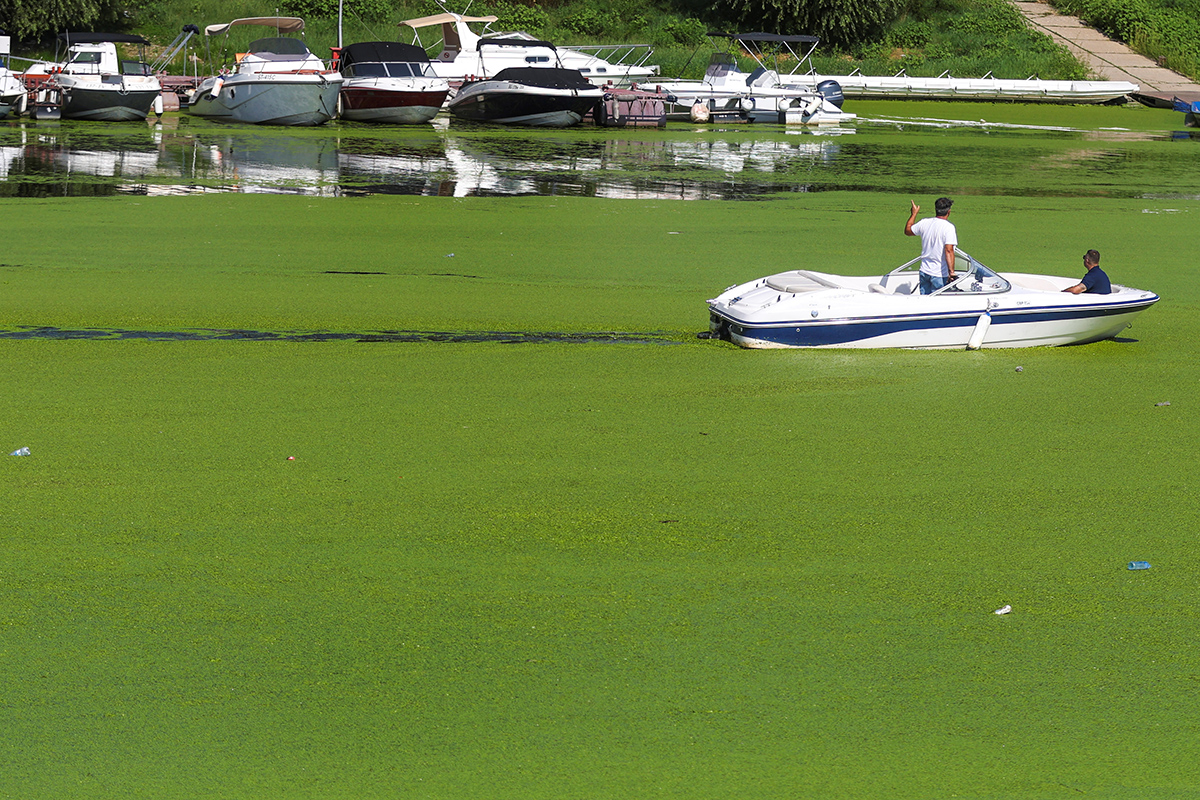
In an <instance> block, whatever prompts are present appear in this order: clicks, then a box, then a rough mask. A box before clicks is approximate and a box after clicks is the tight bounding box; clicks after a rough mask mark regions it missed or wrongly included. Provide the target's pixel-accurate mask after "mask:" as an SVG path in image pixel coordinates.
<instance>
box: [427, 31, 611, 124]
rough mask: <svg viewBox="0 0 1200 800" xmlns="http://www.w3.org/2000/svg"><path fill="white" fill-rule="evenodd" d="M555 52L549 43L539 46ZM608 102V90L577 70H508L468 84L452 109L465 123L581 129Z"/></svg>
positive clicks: (501, 42)
mask: <svg viewBox="0 0 1200 800" xmlns="http://www.w3.org/2000/svg"><path fill="white" fill-rule="evenodd" d="M536 44H537V45H538V46H539V47H541V48H543V52H545V51H546V50H549V52H550V53H551V54H553V53H554V52H555V48H554V45H552V44H550V43H549V42H536ZM485 45H493V46H496V47H499V48H506V47H509V46H510V45H509V43H508V42H506V41H504V40H488V39H484V40H482V41H481V42H480V43H479V47H480V49H482V48H483V47H484V46H485ZM602 99H604V90H603V89H601V88H600V87H599V86H596V85H595V84H594V83H591V82H589V81H588V79H587V78H585V77H584V76H583V74H582V73H580V72H579V70H577V69H564V68H561V67H508V68H507V69H502V70H500V71H499V72H497V73H496V74H495V75H494V76H492V77H491V78H485V79H483V80H477V81H468V82H467V83H464V84H463V85H462V88H461V89H459V90H458V93H457V94H456V95H454V99H452V100H451V101H450V103H449V105H448V106H447V107H448V108H449V110H450V113H451V114H453V115H454V116H456V117H459V118H460V119H467V120H472V121H474V122H496V123H501V124H505V125H535V126H540V127H551V128H566V127H568V126H571V125H576V124H578V123H579V122H580V121H581V120H582V119H583V117H584V115H586V114H587V113H588V112H589V111H591V110H592V109H593V108H595V107H596V104H597V103H599V102H600V101H601V100H602Z"/></svg>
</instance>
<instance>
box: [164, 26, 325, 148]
mask: <svg viewBox="0 0 1200 800" xmlns="http://www.w3.org/2000/svg"><path fill="white" fill-rule="evenodd" d="M240 25H257V26H263V27H269V28H275V29H276V32H278V33H281V34H282V33H298V32H299V31H302V30H304V20H302V19H298V18H296V17H249V18H246V19H235V20H234V21H233V22H229V23H226V24H224V25H209V26H208V27H207V28H205V29H204V33H205V35H207V36H209V37H212V36H219V35H221V34H225V35H226V37H228V34H229V31H230V29H231V28H233V27H236V26H240ZM341 86H342V76H341V74H340V73H338V72H336V71H334V70H329V69H326V68H325V64H324V62H322V61H321V59H319V58H317V57H316V56H315V55H313V54H312V53H311V52H310V51H309V49H308V46H307V45H306V44H304V42H302V41H300V40H299V39H293V38H291V37H290V36H275V37H271V38H265V39H256V40H255V41H253V42H251V43H250V47H249V51H248V52H246V53H244V54H241V55H240V56H239V57H238V60H237V68H236V71H235V72H233V73H232V74H228V75H217V76H215V77H211V78H205V79H204V80H203V81H202V82H201V83H200V85H199V86H198V87H196V89H195V91H193V92H192V95H191V100H190V102H189V103H188V107H187V110H188V113H190V114H194V115H196V116H199V117H209V118H211V119H217V120H225V121H230V122H249V123H256V124H260V125H321V124H323V123H325V122H328V121H329V120H331V119H333V117H334V116H335V115H336V114H337V100H338V91H339V89H341Z"/></svg>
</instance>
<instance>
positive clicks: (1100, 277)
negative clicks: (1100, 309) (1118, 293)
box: [1063, 250, 1112, 294]
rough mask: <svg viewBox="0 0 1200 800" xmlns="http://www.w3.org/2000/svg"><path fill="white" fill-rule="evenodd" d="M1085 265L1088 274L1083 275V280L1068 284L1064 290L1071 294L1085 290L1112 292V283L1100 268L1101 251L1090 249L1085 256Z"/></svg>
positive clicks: (1103, 292)
mask: <svg viewBox="0 0 1200 800" xmlns="http://www.w3.org/2000/svg"><path fill="white" fill-rule="evenodd" d="M1083 265H1084V266H1085V267H1087V274H1086V275H1084V276H1083V280H1082V281H1080V282H1079V283H1077V284H1075V285H1074V286H1068V287H1067V288H1066V289H1063V291H1064V292H1070V293H1071V294H1083V293H1084V292H1092V293H1093V294H1112V284H1111V283H1109V281H1108V275H1106V274H1104V270H1102V269H1100V253H1099V252H1098V251H1096V250H1088V251H1087V254H1086V255H1084V257H1083Z"/></svg>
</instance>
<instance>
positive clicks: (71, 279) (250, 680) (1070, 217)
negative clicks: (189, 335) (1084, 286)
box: [0, 193, 1200, 798]
mask: <svg viewBox="0 0 1200 800" xmlns="http://www.w3.org/2000/svg"><path fill="white" fill-rule="evenodd" d="M918 199H921V198H918ZM907 200H908V198H907V197H904V196H898V195H882V194H879V195H877V194H863V193H824V194H819V195H809V196H803V197H799V198H795V199H790V200H786V201H774V202H770V203H682V202H639V201H620V202H613V201H607V202H606V201H596V200H586V199H577V198H575V199H572V198H545V199H498V200H481V199H472V200H465V201H451V200H447V199H441V198H427V199H407V198H376V199H371V200H361V201H360V200H327V201H314V200H309V199H304V198H285V197H261V196H245V197H233V196H219V197H212V196H209V197H198V198H184V199H171V198H163V199H150V198H144V199H140V200H136V201H134V200H129V199H114V200H74V201H71V200H55V201H15V202H14V201H6V202H5V203H4V204H3V207H4V208H5V209H6V210H7V211H9V212H11V213H8V214H6V215H5V216H6V219H8V220H10V224H11V226H12V228H11V231H10V232H11V236H10V238H9V244H8V245H7V246H6V253H5V256H4V258H3V261H4V265H5V266H3V267H2V268H0V312H2V315H3V319H5V320H6V326H8V327H12V326H15V325H58V326H67V327H69V326H89V325H94V326H116V327H129V328H133V329H137V330H158V329H169V328H177V327H188V326H239V327H245V328H270V329H293V328H298V329H303V330H315V329H346V330H361V329H366V328H371V327H376V326H380V327H388V328H410V327H432V328H434V329H474V330H487V329H492V328H501V329H509V330H552V329H575V330H591V329H601V328H613V329H618V330H664V331H668V332H672V333H673V334H675V338H676V339H677V340H678V343H677V344H667V345H562V344H556V345H504V344H437V343H425V344H411V345H397V344H365V343H350V342H340V343H337V342H327V343H286V342H272V343H262V342H244V341H242V342H238V341H217V342H137V341H44V340H26V341H14V340H0V365H2V368H3V373H4V375H5V376H6V377H7V379H8V384H9V391H7V392H5V393H4V395H3V399H2V400H0V415H2V418H3V419H4V420H5V424H4V434H5V435H4V437H3V439H2V440H0V442H2V443H3V447H4V448H6V449H5V450H4V452H8V451H11V450H13V449H16V448H17V447H20V446H29V447H30V449H31V451H32V453H33V455H32V456H30V457H28V458H16V457H12V458H10V457H4V458H3V459H2V460H0V467H2V468H3V472H4V477H3V481H4V485H5V488H6V492H5V496H6V500H7V507H6V517H5V521H6V524H5V525H4V527H3V529H2V531H0V545H2V546H3V549H4V552H5V558H4V559H3V562H0V686H3V687H4V689H3V694H2V700H0V728H2V729H3V730H4V731H5V733H6V735H5V736H4V737H3V738H2V739H0V761H2V763H4V765H5V766H4V770H3V780H2V781H0V796H11V797H22V798H26V797H81V798H82V797H86V798H103V797H122V798H128V797H155V798H160V797H226V798H228V797H246V798H252V797H254V798H257V797H346V798H351V797H352V798H369V797H434V798H457V797H483V796H486V797H495V798H561V797H570V796H583V797H696V798H707V797H711V798H727V797H764V798H766V797H880V796H889V797H932V796H936V797H941V796H954V795H958V796H972V797H1013V798H1043V797H1073V796H1076V795H1078V794H1079V793H1081V792H1086V793H1088V794H1091V795H1096V796H1102V797H1130V798H1132V797H1139V798H1141V797H1185V796H1192V795H1194V794H1195V792H1196V791H1197V790H1198V788H1200V769H1198V768H1197V767H1196V764H1197V763H1200V760H1198V759H1197V758H1196V756H1197V755H1198V753H1197V745H1196V741H1197V740H1196V737H1195V736H1194V735H1193V734H1194V731H1192V727H1194V726H1193V725H1192V724H1191V723H1190V722H1189V720H1190V719H1192V718H1193V717H1194V716H1195V715H1196V712H1197V710H1198V705H1200V702H1198V695H1200V658H1198V654H1197V650H1196V648H1195V647H1194V646H1192V645H1191V644H1190V640H1191V636H1192V632H1193V630H1194V629H1195V626H1196V623H1197V617H1198V612H1197V610H1196V605H1195V598H1194V593H1195V579H1194V573H1195V570H1196V568H1197V557H1196V553H1195V546H1194V545H1195V541H1194V539H1195V536H1194V534H1193V533H1192V532H1191V531H1192V529H1193V528H1195V527H1196V523H1197V514H1196V511H1195V508H1194V504H1193V503H1190V502H1189V501H1188V496H1189V493H1190V491H1191V487H1193V486H1194V485H1195V484H1196V483H1197V480H1200V475H1198V474H1197V469H1198V468H1197V466H1196V460H1195V459H1194V458H1193V457H1192V450H1193V449H1194V442H1195V441H1196V440H1197V438H1198V434H1200V417H1198V416H1197V414H1196V413H1195V411H1194V408H1193V404H1192V401H1191V398H1192V397H1193V396H1194V395H1195V385H1196V378H1195V370H1194V368H1193V364H1194V363H1195V361H1196V357H1197V352H1196V351H1197V345H1196V338H1197V336H1196V335H1197V330H1196V327H1197V326H1196V322H1195V318H1196V310H1197V302H1198V300H1200V292H1198V291H1197V289H1196V286H1195V282H1194V280H1193V279H1192V276H1191V275H1190V274H1189V273H1188V271H1187V269H1186V267H1185V266H1184V265H1185V263H1186V254H1187V253H1188V252H1189V250H1188V248H1189V247H1190V245H1191V239H1192V235H1193V231H1194V225H1193V224H1192V218H1193V216H1194V215H1195V214H1197V213H1200V204H1197V203H1196V202H1195V201H1179V200H1177V201H1169V202H1168V201H1154V200H1097V199H1079V200H1074V199H1058V198H1032V199H1024V198H1003V197H999V198H989V197H965V198H962V199H961V200H960V201H959V202H958V203H957V204H956V206H955V213H956V216H957V219H956V222H957V224H958V226H959V232H960V237H962V239H963V241H964V246H965V247H967V249H968V250H970V251H971V252H972V253H973V254H975V255H977V256H979V257H980V258H983V259H984V260H985V261H986V262H987V263H989V264H991V265H992V266H1002V267H1003V268H1006V269H1007V268H1012V269H1038V270H1044V271H1049V272H1059V273H1065V274H1074V272H1075V271H1078V269H1079V267H1078V262H1079V254H1080V253H1081V252H1082V251H1083V250H1085V249H1087V248H1088V247H1098V248H1099V249H1100V250H1101V252H1102V254H1103V258H1104V262H1103V263H1104V265H1105V268H1106V269H1107V270H1108V272H1109V274H1110V275H1112V277H1113V278H1114V280H1117V281H1119V282H1123V283H1128V284H1131V285H1134V286H1138V287H1144V288H1148V289H1152V290H1155V291H1157V292H1158V293H1159V294H1161V295H1162V297H1163V298H1164V299H1163V301H1162V302H1161V303H1159V304H1158V305H1157V306H1156V307H1154V308H1153V309H1151V310H1150V311H1148V312H1147V313H1146V314H1145V315H1144V317H1143V318H1142V319H1141V320H1139V322H1138V324H1137V325H1136V327H1135V328H1133V329H1132V330H1131V331H1129V332H1128V334H1127V339H1128V340H1127V341H1121V342H1106V343H1100V344H1096V345H1089V346H1085V347H1078V348H1060V349H1035V350H1022V351H986V350H985V351H982V352H977V353H964V352H907V351H874V352H870V351H868V352H861V353H852V352H845V351H842V352H838V351H822V352H799V351H791V352H751V351H744V350H739V349H737V348H734V347H732V346H729V345H725V344H722V343H715V342H707V341H701V340H697V339H695V338H694V337H693V336H692V334H693V333H694V332H695V331H697V330H701V329H703V328H704V327H705V324H706V322H705V309H704V303H703V301H704V298H706V297H710V296H713V295H715V294H716V293H717V292H718V291H719V290H720V289H721V288H723V287H724V286H726V285H728V284H730V283H732V282H734V281H736V280H743V279H746V278H748V277H753V276H757V275H760V274H763V273H765V272H767V271H769V270H770V269H773V268H775V267H777V266H778V268H783V267H784V266H791V265H792V264H794V263H795V264H798V263H801V260H802V259H804V261H803V263H810V261H808V260H807V259H811V258H813V257H814V255H813V253H811V252H809V251H805V250H804V249H803V248H801V247H800V244H801V243H803V242H805V241H810V238H809V237H810V234H816V233H821V234H822V235H823V238H822V247H821V248H820V250H819V252H820V253H822V254H823V257H822V258H821V259H820V261H821V266H822V267H823V268H827V269H831V270H833V271H839V270H841V269H843V268H845V269H846V270H847V271H857V272H864V271H865V270H857V269H855V270H851V269H850V266H849V265H855V266H857V265H865V264H877V265H879V266H880V267H883V266H887V265H891V264H894V263H899V262H900V261H902V260H904V259H906V258H908V257H910V256H911V254H912V244H911V241H910V240H906V239H905V238H904V237H903V236H902V234H901V231H900V228H901V226H902V224H903V219H904V218H905V216H906V211H907ZM1147 212H1152V213H1147ZM181 220H186V223H187V224H186V236H183V237H181V240H180V241H178V242H174V243H172V244H171V246H169V247H167V246H163V247H161V250H160V251H159V252H157V253H156V252H154V248H153V247H151V246H149V245H143V244H139V245H138V246H137V247H136V248H134V247H131V246H130V245H129V242H130V237H129V231H130V230H131V229H134V226H135V224H136V225H137V226H138V227H137V228H136V229H137V230H164V229H167V228H168V227H169V225H168V224H169V223H172V224H173V226H174V228H175V229H178V228H179V227H180V221H181ZM47 230H52V231H66V230H71V231H72V235H70V236H56V237H47V236H45V235H44V234H45V231H47ZM564 230H570V231H572V234H571V237H570V239H571V241H570V242H567V243H564V241H563V238H564V237H563V233H562V231H564ZM669 231H679V232H681V235H678V236H672V235H669V234H668V232H669ZM716 231H720V234H721V235H720V236H719V237H716V236H715V235H714V232H716ZM831 231H832V232H834V233H835V234H836V235H833V236H829V235H828V234H829V233H830V232H831ZM516 234H519V236H520V241H519V242H518V243H517V244H515V245H512V244H510V242H511V241H512V239H513V238H515V235H516ZM718 238H719V239H720V245H721V246H720V247H707V246H704V245H705V244H706V243H716V240H717V239H718ZM141 241H150V240H149V239H144V240H141ZM599 241H602V242H603V246H602V247H600V246H595V247H593V246H587V245H586V243H588V242H599ZM968 243H969V244H968ZM509 248H511V249H509ZM506 251H507V253H508V254H507V255H506ZM448 252H454V253H455V256H454V258H453V259H449V258H447V257H446V253H448ZM802 253H804V254H803V255H802ZM348 260H349V261H351V262H353V263H355V264H356V265H361V266H364V267H368V268H371V269H378V270H379V271H384V272H387V273H388V274H387V275H386V276H345V275H342V276H334V275H324V274H323V271H324V270H325V269H329V268H345V266H346V265H347V261H348ZM448 265H452V267H451V266H448ZM445 272H457V273H460V274H464V275H465V274H472V275H479V276H480V277H477V278H454V277H451V276H445V275H435V274H433V273H445ZM1016 366H1022V367H1023V371H1022V372H1019V373H1018V372H1016V371H1015V367H1016ZM1159 402H1170V403H1171V405H1170V406H1162V407H1156V405H1155V404H1156V403H1159ZM289 456H294V457H295V460H294V461H289V460H288V457H289ZM1134 559H1145V560H1148V561H1150V562H1151V563H1152V564H1153V567H1152V569H1151V570H1149V571H1147V572H1140V573H1139V572H1129V571H1127V570H1126V569H1125V564H1126V562H1128V561H1131V560H1134ZM1006 603H1008V604H1012V606H1013V609H1014V610H1013V613H1012V614H1011V615H1009V616H1006V617H997V616H995V615H993V614H992V613H991V612H992V611H993V610H994V609H996V608H998V607H1000V606H1002V605H1004V604H1006Z"/></svg>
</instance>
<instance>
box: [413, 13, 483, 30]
mask: <svg viewBox="0 0 1200 800" xmlns="http://www.w3.org/2000/svg"><path fill="white" fill-rule="evenodd" d="M498 19H499V17H496V16H493V15H488V16H486V17H464V16H462V15H461V14H434V15H433V16H432V17H418V18H417V19H406V20H404V22H401V23H400V24H401V25H407V26H408V27H410V28H428V27H429V26H430V25H444V24H445V23H447V22H458V21H460V20H461V21H462V22H495V21H496V20H498Z"/></svg>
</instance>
